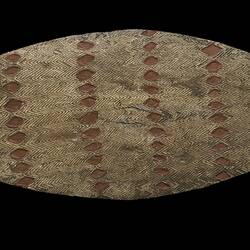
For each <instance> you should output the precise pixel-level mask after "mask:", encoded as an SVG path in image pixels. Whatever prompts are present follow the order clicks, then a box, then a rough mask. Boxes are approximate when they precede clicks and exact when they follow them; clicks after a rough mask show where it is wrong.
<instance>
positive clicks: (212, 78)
mask: <svg viewBox="0 0 250 250" xmlns="http://www.w3.org/2000/svg"><path fill="white" fill-rule="evenodd" d="M0 67H1V72H0V81H1V85H0V106H1V108H0V135H1V139H0V181H2V182H4V183H8V184H12V185H17V186H20V187H24V188H29V189H32V190H37V191H42V192H49V193H57V194H65V195H70V196H80V197H93V198H108V199H123V200H127V199H141V198H151V197H158V196H163V195H168V194H174V193H179V192H183V191H188V190H192V189H198V188H203V187H206V186H209V185H212V184H215V183H217V182H220V181H224V180H227V179H230V178H232V177H234V176H238V175H241V174H244V173H247V172H249V170H250V165H249V159H250V133H249V127H250V115H249V114H250V81H249V80H250V76H249V70H250V68H249V53H248V52H245V51H242V50H239V49H236V48H232V47H230V46H227V45H224V44H221V43H218V42H213V41H208V40H204V39H200V38H194V37H190V36H185V35H180V34H173V33H167V32H160V31H151V30H121V31H114V32H106V33H90V34H85V35H76V36H69V37H65V38H60V39H55V40H51V41H48V42H43V43H39V44H35V45H31V46H28V47H25V48H21V49H17V50H15V51H12V52H9V53H6V54H3V55H1V56H0Z"/></svg>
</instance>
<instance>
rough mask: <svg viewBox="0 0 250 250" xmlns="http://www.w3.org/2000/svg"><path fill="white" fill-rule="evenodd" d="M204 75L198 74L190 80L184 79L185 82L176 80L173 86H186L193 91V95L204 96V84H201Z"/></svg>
mask: <svg viewBox="0 0 250 250" xmlns="http://www.w3.org/2000/svg"><path fill="white" fill-rule="evenodd" d="M203 77H204V75H202V76H197V77H193V78H191V79H190V80H187V81H183V82H174V83H172V84H171V86H172V87H184V88H188V89H189V90H190V91H191V95H192V96H195V97H203V96H204V95H205V93H204V90H203V89H202V86H201V84H200V82H201V79H202V78H203Z"/></svg>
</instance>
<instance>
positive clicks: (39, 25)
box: [0, 1, 250, 231]
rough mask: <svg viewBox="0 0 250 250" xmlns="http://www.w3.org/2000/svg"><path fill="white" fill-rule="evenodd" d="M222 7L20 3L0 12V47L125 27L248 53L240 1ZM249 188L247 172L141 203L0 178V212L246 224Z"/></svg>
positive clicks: (61, 217) (27, 215)
mask: <svg viewBox="0 0 250 250" xmlns="http://www.w3.org/2000/svg"><path fill="white" fill-rule="evenodd" d="M31 5H32V6H31ZM229 5H230V3H227V5H225V6H219V5H218V3H217V2H212V1H210V2H204V1H202V4H201V3H200V4H199V3H197V4H196V5H195V6H194V5H192V6H190V4H189V3H186V4H185V5H184V4H183V3H182V2H180V3H179V2H176V5H175V6H174V4H172V5H170V4H169V3H168V2H166V4H165V5H163V3H161V2H156V1H152V2H140V3H139V4H138V5H137V6H136V5H135V2H131V3H129V2H128V1H126V2H122V1H121V2H116V3H113V4H109V5H107V3H106V2H105V3H102V4H101V3H98V2H94V3H92V4H91V3H88V4H87V3H86V2H82V4H79V3H75V2H65V3H63V2H60V3H54V6H53V7H52V6H50V4H49V3H43V2H34V3H29V4H27V6H24V4H23V3H20V4H19V5H17V4H16V3H15V4H13V5H11V4H10V6H6V7H3V9H2V11H4V12H5V13H4V14H5V15H1V16H0V24H1V27H0V30H1V40H0V42H1V46H0V47H1V53H4V52H7V51H11V50H14V49H17V48H21V47H24V46H27V45H31V44H34V43H37V42H42V41H46V40H50V39H54V38H59V37H64V36H69V35H74V34H83V33H87V32H99V31H112V30H117V29H130V28H133V29H134V28H140V29H156V30H162V31H168V32H175V33H181V34H186V35H191V36H197V37H201V38H205V39H211V40H215V41H218V42H222V43H225V44H227V45H231V46H233V47H236V48H239V49H242V50H246V51H249V42H250V41H249V30H248V27H247V26H248V21H249V20H248V16H247V15H246V13H245V10H246V9H247V7H246V6H235V5H234V6H233V7H232V8H231V9H230V10H229ZM249 189H250V175H249V174H246V175H243V176H239V177H236V178H233V179H231V180H229V181H226V182H222V183H220V184H217V185H214V186H211V187H208V188H205V189H202V190H196V191H191V192H187V193H182V194H178V195H173V196H169V197H161V198H157V199H151V200H141V201H109V200H92V199H83V198H74V197H67V196H60V195H52V194H45V193H37V192H34V191H30V190H23V189H19V188H17V187H13V186H9V185H6V184H0V211H4V212H5V214H6V215H7V216H9V215H11V216H12V217H14V218H19V219H20V218H23V219H24V221H25V220H28V218H31V217H32V218H33V220H34V218H35V221H36V222H37V220H39V221H40V223H41V222H42V220H41V218H43V217H44V215H45V214H46V215H49V218H50V220H51V221H52V222H53V221H54V220H55V219H56V220H57V221H61V222H63V221H65V220H69V221H70V220H71V221H73V222H76V223H78V222H81V223H82V222H83V223H86V221H91V222H92V224H93V227H94V225H95V223H97V224H96V225H100V223H103V221H105V223H106V225H107V224H110V223H113V222H116V223H117V224H119V223H121V222H123V223H124V222H126V223H128V224H129V223H130V225H134V226H136V225H139V224H141V223H148V222H150V221H151V222H161V224H164V225H165V226H166V230H167V228H168V229H169V227H172V226H173V224H174V223H175V222H176V223H177V221H178V223H180V228H182V229H183V228H185V229H186V230H187V231H188V227H189V226H190V223H191V224H192V223H193V221H194V220H196V221H200V222H202V224H203V226H204V225H206V224H212V225H213V226H214V227H217V226H218V225H221V224H225V223H231V222H232V220H235V221H236V220H238V219H239V217H241V220H242V221H243V222H246V220H248V219H249V216H248V214H249V212H248V211H249V209H250V206H249V203H248V200H249V194H250V192H249ZM34 212H35V217H34V216H33V215H32V214H33V213H34ZM39 218H40V219H39ZM47 218H48V217H47ZM127 218H129V219H127ZM112 219H113V222H111V220H112ZM170 222H172V223H170ZM34 223H35V222H34ZM23 224H25V223H23V222H22V225H23ZM93 230H95V229H93ZM155 230H156V231H157V230H158V229H157V227H156V229H155ZM234 230H235V228H234Z"/></svg>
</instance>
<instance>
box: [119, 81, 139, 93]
mask: <svg viewBox="0 0 250 250" xmlns="http://www.w3.org/2000/svg"><path fill="white" fill-rule="evenodd" d="M117 83H118V84H119V85H121V86H122V87H124V88H125V89H127V90H130V91H133V90H136V86H135V85H134V84H133V83H131V82H125V81H118V82H117Z"/></svg>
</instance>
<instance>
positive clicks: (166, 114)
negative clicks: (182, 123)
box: [161, 109, 173, 121]
mask: <svg viewBox="0 0 250 250" xmlns="http://www.w3.org/2000/svg"><path fill="white" fill-rule="evenodd" d="M161 112H162V113H161V115H162V118H163V120H164V121H166V120H172V119H173V115H172V114H171V113H169V111H168V110H165V109H162V110H161Z"/></svg>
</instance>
